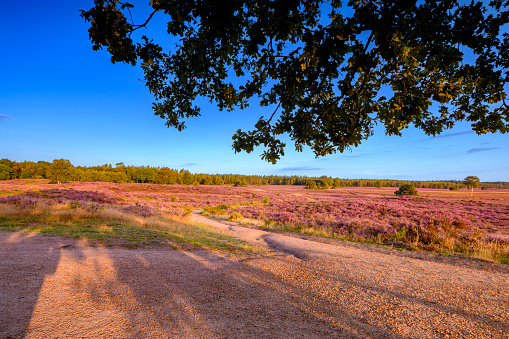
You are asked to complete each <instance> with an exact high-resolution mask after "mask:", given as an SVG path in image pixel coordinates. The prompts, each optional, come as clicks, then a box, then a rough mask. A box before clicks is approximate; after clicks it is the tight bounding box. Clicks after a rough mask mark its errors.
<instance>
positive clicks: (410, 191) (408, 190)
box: [394, 184, 419, 195]
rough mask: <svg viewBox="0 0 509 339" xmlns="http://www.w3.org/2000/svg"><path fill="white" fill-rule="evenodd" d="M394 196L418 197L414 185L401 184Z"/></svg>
mask: <svg viewBox="0 0 509 339" xmlns="http://www.w3.org/2000/svg"><path fill="white" fill-rule="evenodd" d="M394 194H396V195H419V193H418V192H417V190H416V189H415V187H414V185H412V184H402V185H401V186H400V187H399V190H397V191H396V192H394Z"/></svg>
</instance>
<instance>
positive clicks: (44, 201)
mask: <svg viewBox="0 0 509 339" xmlns="http://www.w3.org/2000/svg"><path fill="white" fill-rule="evenodd" d="M48 182H49V181H47V180H21V179H18V180H8V181H2V182H0V216H1V219H0V222H1V223H0V225H2V226H0V227H7V226H6V225H9V227H11V229H12V228H13V227H14V222H13V218H12V216H13V215H25V216H27V215H34V214H37V213H39V214H38V215H44V213H46V215H47V216H46V217H45V218H46V219H44V221H45V222H46V223H47V222H48V219H49V220H51V217H49V216H48V215H50V214H51V215H54V218H57V219H58V218H60V217H55V215H59V213H61V214H65V213H63V212H58V213H57V212H56V211H62V210H64V211H66V213H70V212H69V211H71V212H73V213H78V212H76V211H81V212H79V213H84V214H87V213H88V214H90V215H94V213H96V215H97V213H98V212H101V213H102V215H106V214H108V213H110V214H111V213H116V214H115V216H114V217H111V216H110V217H111V219H112V220H124V222H128V223H129V222H130V223H131V224H132V223H133V222H134V223H136V222H138V221H136V220H141V223H140V222H138V224H143V223H145V224H146V223H149V224H150V223H152V224H153V225H159V226H158V228H157V227H156V229H161V226H160V223H164V221H161V218H163V219H164V218H166V219H167V218H170V217H171V218H173V219H172V220H174V221H175V220H178V218H182V219H181V220H185V217H186V215H188V214H189V213H190V211H192V210H194V209H204V210H205V213H207V214H208V215H212V216H215V217H218V218H223V219H229V220H231V221H237V222H240V223H244V224H253V225H256V226H259V227H266V228H274V229H279V230H286V231H293V232H299V233H305V234H314V235H321V236H326V237H332V238H339V239H344V240H351V241H361V242H368V243H376V244H380V245H384V246H389V247H395V248H399V249H404V250H426V251H433V252H438V253H443V254H460V255H465V256H470V257H475V258H480V259H485V260H494V261H499V262H504V263H509V190H501V189H488V190H481V189H476V190H474V194H473V197H472V198H471V197H470V190H467V189H463V190H456V191H450V190H439V189H418V191H419V196H416V197H410V196H404V197H401V196H396V195H395V194H394V191H395V190H396V188H394V187H391V188H387V187H385V188H380V189H378V188H351V187H341V188H338V189H329V190H307V189H305V188H304V187H303V186H268V185H265V186H249V187H231V186H212V185H210V186H209V185H207V186H184V185H157V184H115V183H104V182H93V183H79V182H70V183H62V184H49V183H48ZM44 206H46V207H44ZM43 207H44V208H46V212H44V213H43V212H36V211H40V210H41V208H42V209H44V208H43ZM48 209H52V212H51V213H50V212H48ZM94 211H95V212H94ZM113 211H114V212H113ZM88 214H87V215H88ZM62 218H64V219H65V218H71V217H68V216H67V217H62ZM87 218H88V219H90V218H92V217H86V218H85V219H87ZM105 218H106V216H105ZM108 218H109V217H108ZM175 218H177V219H175ZM18 219H19V218H18ZM78 219H79V220H81V219H80V218H77V219H76V220H78ZM88 219H87V220H88ZM156 219H157V220H159V221H157V222H156ZM19 220H21V219H19ZM19 220H18V221H17V223H18V224H19V225H25V227H26V226H27V225H34V222H37V220H38V219H35V220H32V221H29V220H28V219H27V220H25V221H23V220H22V221H19ZM41 220H42V219H41ZM58 220H60V219H58ZM92 220H93V218H92ZM125 220H128V221H125ZM133 220H134V221H133ZM147 220H148V221H147ZM150 220H152V221H150ZM175 222H176V221H175ZM181 223H182V221H181ZM18 224H16V225H18ZM19 225H18V227H20V226H19ZM163 228H164V227H163ZM179 229H180V230H181V231H180V232H182V227H181V226H179ZM177 240H178V239H177ZM177 240H173V241H174V243H175V244H176V243H178V241H177ZM154 241H155V240H154ZM175 241H176V242H175Z"/></svg>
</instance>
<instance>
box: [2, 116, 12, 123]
mask: <svg viewBox="0 0 509 339" xmlns="http://www.w3.org/2000/svg"><path fill="white" fill-rule="evenodd" d="M9 119H12V118H11V117H10V116H8V115H5V114H0V122H4V121H7V120H9Z"/></svg>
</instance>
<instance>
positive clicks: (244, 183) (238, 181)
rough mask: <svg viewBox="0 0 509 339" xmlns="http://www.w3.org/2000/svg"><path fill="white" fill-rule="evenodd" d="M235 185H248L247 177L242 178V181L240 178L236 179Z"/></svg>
mask: <svg viewBox="0 0 509 339" xmlns="http://www.w3.org/2000/svg"><path fill="white" fill-rule="evenodd" d="M233 187H247V181H246V179H242V181H240V180H237V181H235V185H233Z"/></svg>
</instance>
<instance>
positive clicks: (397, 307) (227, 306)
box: [0, 215, 509, 338]
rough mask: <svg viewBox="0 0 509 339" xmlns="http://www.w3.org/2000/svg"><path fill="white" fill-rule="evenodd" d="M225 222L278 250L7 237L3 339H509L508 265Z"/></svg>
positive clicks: (0, 304)
mask: <svg viewBox="0 0 509 339" xmlns="http://www.w3.org/2000/svg"><path fill="white" fill-rule="evenodd" d="M193 217H194V218H196V219H197V220H198V221H200V222H207V223H211V224H214V222H213V221H211V220H208V219H206V218H203V217H201V216H198V215H193ZM214 225H215V226H216V227H221V228H226V229H229V230H230V231H231V232H233V233H234V234H236V235H237V236H239V237H242V238H245V239H249V240H250V241H256V242H258V243H261V244H264V245H266V246H269V247H270V248H272V249H273V250H274V252H275V254H274V255H272V256H264V257H257V258H251V259H246V260H241V261H239V260H232V259H228V258H226V257H223V256H219V255H216V254H211V253H208V252H206V251H192V252H181V251H175V250H171V249H165V248H143V249H136V250H131V249H125V248H117V247H108V248H105V247H91V246H87V245H85V244H82V243H80V242H79V241H76V240H73V239H66V238H60V237H41V236H27V235H23V234H18V233H9V232H1V233H0V338H5V337H17V336H22V337H26V338H57V337H58V338H65V337H73V338H75V337H80V338H81V337H87V338H92V337H94V338H97V337H103V338H104V337H108V338H155V337H158V338H174V337H186V338H202V337H203V338H227V337H228V338H235V337H236V338H262V337H267V338H269V337H270V338H274V337H280V338H290V337H291V338H298V337H300V338H313V337H316V338H324V337H345V338H434V337H440V338H509V267H508V266H507V265H499V264H491V263H484V262H480V261H475V260H466V259H461V258H446V257H439V256H434V255H430V254H421V253H401V252H396V251H390V250H384V249H376V248H373V247H368V246H363V245H356V244H345V243H341V242H337V243H334V244H327V243H323V242H316V241H314V239H313V238H311V237H306V238H307V240H305V239H302V238H301V237H295V236H287V235H284V234H280V233H275V232H266V231H261V230H253V229H249V228H245V227H240V226H236V225H234V224H231V223H230V224H223V223H218V224H214Z"/></svg>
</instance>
